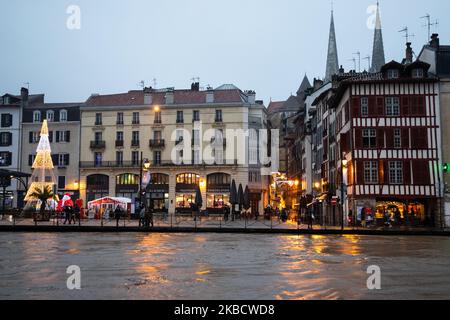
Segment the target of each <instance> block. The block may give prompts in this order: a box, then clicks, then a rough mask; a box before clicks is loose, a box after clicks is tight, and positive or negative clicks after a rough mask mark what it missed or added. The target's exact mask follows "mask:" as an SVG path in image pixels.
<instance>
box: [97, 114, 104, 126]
mask: <svg viewBox="0 0 450 320" xmlns="http://www.w3.org/2000/svg"><path fill="white" fill-rule="evenodd" d="M102 123H103V119H102V114H101V113H96V114H95V125H96V126H101V125H102Z"/></svg>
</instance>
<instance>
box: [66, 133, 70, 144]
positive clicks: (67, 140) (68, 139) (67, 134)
mask: <svg viewBox="0 0 450 320" xmlns="http://www.w3.org/2000/svg"><path fill="white" fill-rule="evenodd" d="M66 142H70V131H66Z"/></svg>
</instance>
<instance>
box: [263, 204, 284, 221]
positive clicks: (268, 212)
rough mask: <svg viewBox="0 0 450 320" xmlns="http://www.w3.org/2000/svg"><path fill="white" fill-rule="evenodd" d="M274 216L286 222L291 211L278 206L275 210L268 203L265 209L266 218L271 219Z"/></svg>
mask: <svg viewBox="0 0 450 320" xmlns="http://www.w3.org/2000/svg"><path fill="white" fill-rule="evenodd" d="M272 217H278V220H279V221H281V222H283V223H285V222H287V220H288V218H289V211H288V209H286V208H282V209H281V210H280V208H278V207H276V208H275V210H274V209H273V208H272V207H271V206H270V205H268V206H267V207H266V208H265V209H264V218H265V219H267V220H270V219H272Z"/></svg>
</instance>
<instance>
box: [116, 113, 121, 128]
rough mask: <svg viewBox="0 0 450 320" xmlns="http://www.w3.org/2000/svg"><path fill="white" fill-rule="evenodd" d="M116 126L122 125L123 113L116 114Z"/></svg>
mask: <svg viewBox="0 0 450 320" xmlns="http://www.w3.org/2000/svg"><path fill="white" fill-rule="evenodd" d="M116 124H118V125H122V124H123V112H117V120H116Z"/></svg>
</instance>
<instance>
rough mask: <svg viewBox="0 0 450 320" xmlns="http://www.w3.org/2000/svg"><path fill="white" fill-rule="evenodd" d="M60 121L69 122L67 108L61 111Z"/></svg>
mask: <svg viewBox="0 0 450 320" xmlns="http://www.w3.org/2000/svg"><path fill="white" fill-rule="evenodd" d="M59 121H60V122H67V110H61V111H60V112H59Z"/></svg>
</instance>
